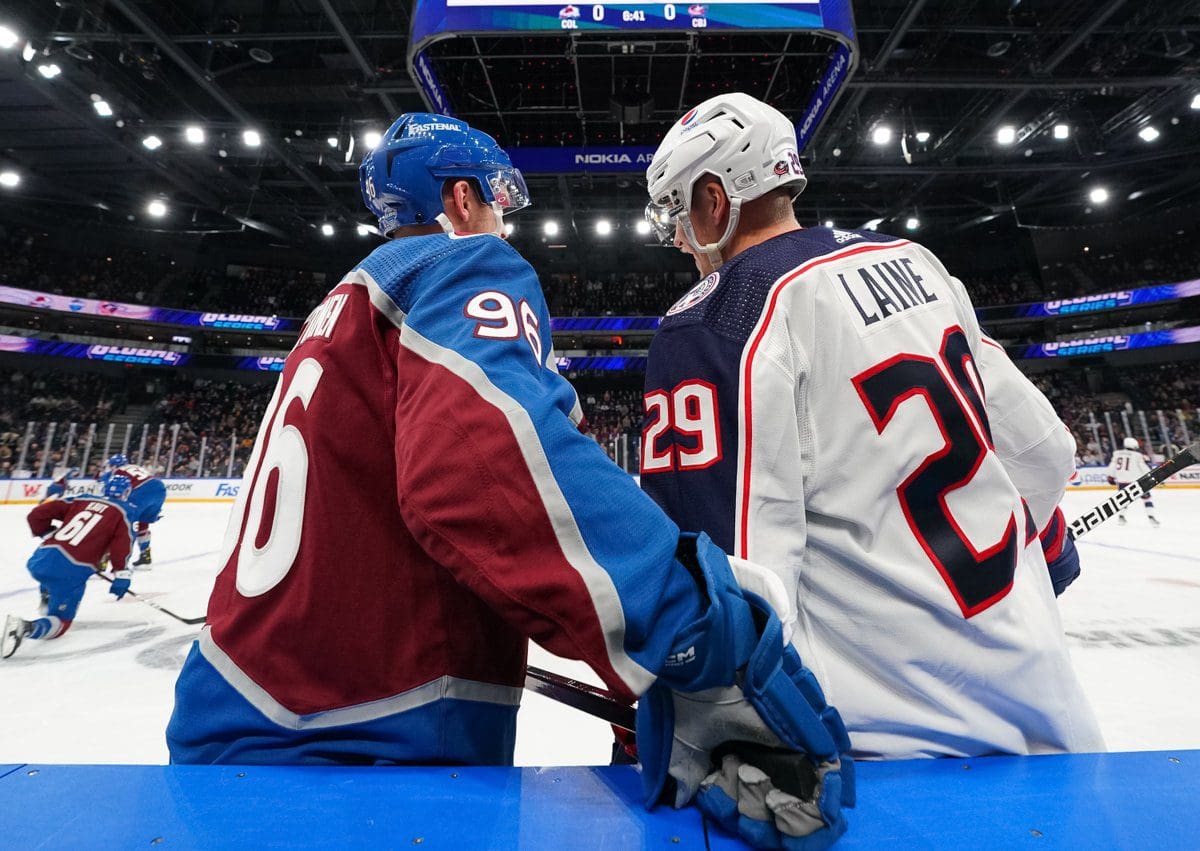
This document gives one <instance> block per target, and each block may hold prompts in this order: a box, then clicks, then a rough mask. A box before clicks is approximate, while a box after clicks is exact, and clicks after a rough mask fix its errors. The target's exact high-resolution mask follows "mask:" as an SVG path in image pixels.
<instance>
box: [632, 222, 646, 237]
mask: <svg viewBox="0 0 1200 851" xmlns="http://www.w3.org/2000/svg"><path fill="white" fill-rule="evenodd" d="M633 229H634V230H635V231H637V234H638V236H649V235H650V223H649V222H648V221H646V220H645V219H638V220H637V224H635V225H634V226H633Z"/></svg>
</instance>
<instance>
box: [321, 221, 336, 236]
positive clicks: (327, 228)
mask: <svg viewBox="0 0 1200 851" xmlns="http://www.w3.org/2000/svg"><path fill="white" fill-rule="evenodd" d="M321 235H322V236H333V225H331V224H330V223H329V222H326V223H325V224H323V225H321Z"/></svg>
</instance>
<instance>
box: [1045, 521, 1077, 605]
mask: <svg viewBox="0 0 1200 851" xmlns="http://www.w3.org/2000/svg"><path fill="white" fill-rule="evenodd" d="M1039 537H1040V538H1041V541H1042V552H1043V553H1045V555H1046V567H1047V568H1048V569H1049V571H1050V584H1052V585H1053V586H1054V596H1055V597H1057V596H1059V595H1060V594H1062V592H1063V591H1066V590H1067V586H1068V585H1070V584H1071V583H1072V582H1074V581H1075V580H1076V579H1078V578H1079V572H1080V567H1079V550H1077V549H1076V548H1075V541H1074V540H1072V538H1071V536H1070V535H1068V534H1067V520H1066V518H1065V517H1063V513H1062V509H1061V508H1056V509H1055V510H1054V514H1053V515H1052V516H1051V517H1050V522H1049V523H1047V524H1046V528H1045V529H1043V530H1042V533H1041V535H1040V536H1039Z"/></svg>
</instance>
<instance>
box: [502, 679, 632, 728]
mask: <svg viewBox="0 0 1200 851" xmlns="http://www.w3.org/2000/svg"><path fill="white" fill-rule="evenodd" d="M525 688H526V690H528V691H531V692H533V693H534V694H540V695H543V696H544V697H548V698H550V699H551V700H556V701H558V702H559V703H561V704H564V705H566V706H569V707H571V708H572V709H578V710H579V711H580V712H586V713H587V714H588V715H592V716H594V717H596V718H599V719H600V720H602V721H607V722H608V723H609V724H612V725H613V726H614V727H620V728H621V729H622V730H628V731H629V732H633V731H634V728H635V726H636V724H635V720H636V712H635V710H634V708H633V707H632V706H629V705H628V704H625V703H622V702H621V701H619V700H617V699H616V698H615V697H613V695H612V693H611V692H609V691H606V690H604V689H602V688H596V687H595V686H593V685H588V684H587V683H581V682H580V681H579V680H573V679H571V678H570V677H564V676H561V675H559V674H553V673H551V672H550V671H544V670H542V669H541V668H535V667H533V666H532V665H530V666H529V667H528V668H526V669H525Z"/></svg>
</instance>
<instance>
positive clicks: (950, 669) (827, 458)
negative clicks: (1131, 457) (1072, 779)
mask: <svg viewBox="0 0 1200 851" xmlns="http://www.w3.org/2000/svg"><path fill="white" fill-rule="evenodd" d="M647 181H648V187H649V190H650V197H651V199H652V205H651V207H650V208H649V209H648V212H649V214H650V217H651V219H652V223H653V224H656V225H659V226H665V227H661V228H660V230H661V234H660V235H662V236H665V237H666V238H667V240H669V241H673V242H674V244H675V246H676V247H677V248H680V249H681V250H683V251H685V252H686V253H688V254H690V255H691V256H692V258H693V259H694V260H695V261H696V264H697V268H698V271H699V272H700V274H701V275H702V276H703V277H702V280H701V282H700V283H699V284H698V285H697V286H696V287H695V288H694V289H693V290H692V291H691V292H689V293H687V294H686V295H684V296H683V298H681V299H680V300H679V302H678V303H677V304H676V305H675V306H673V307H672V308H671V309H670V310H668V311H667V315H666V316H665V317H664V319H663V322H662V326H661V328H660V329H659V331H658V334H657V335H656V336H655V338H654V340H653V342H652V344H651V347H650V353H649V358H648V362H647V368H646V395H645V407H646V431H645V436H644V441H643V450H642V486H643V487H644V488H645V489H646V491H647V492H648V493H649V494H650V495H651V496H653V497H654V499H655V501H656V502H658V503H659V505H661V506H662V507H663V509H664V510H665V511H666V512H667V514H668V516H670V517H671V518H672V519H673V520H674V521H675V522H676V523H678V524H680V526H682V527H683V528H698V529H703V530H704V531H706V532H707V533H708V534H709V535H711V536H712V539H713V541H714V542H716V544H717V545H718V546H721V547H723V548H725V549H726V550H727V551H728V552H730V553H733V554H734V555H736V556H740V557H742V558H748V559H750V560H752V561H756V562H759V563H761V564H763V565H766V566H768V567H771V568H775V569H779V570H780V577H781V578H782V579H783V581H784V582H785V583H786V584H787V585H788V587H789V588H790V589H791V590H792V593H793V594H794V595H795V600H796V611H797V613H798V619H799V623H798V624H797V627H796V631H795V639H794V642H795V645H796V647H797V649H798V650H799V651H800V656H801V657H802V658H803V659H804V660H805V661H806V662H807V663H808V664H809V665H811V666H812V668H813V670H814V671H817V672H818V675H819V677H820V679H821V682H822V684H824V685H825V687H826V688H827V689H828V692H829V694H830V695H831V698H832V699H833V701H834V703H836V704H837V705H838V707H839V708H840V709H841V710H842V712H844V713H845V717H846V722H847V727H848V728H849V729H850V733H851V738H852V740H853V742H854V748H855V751H854V752H855V753H857V754H859V755H862V756H864V757H885V758H905V757H916V756H977V755H983V754H989V753H1017V754H1024V753H1041V752H1053V751H1089V750H1101V749H1103V747H1104V743H1103V740H1102V738H1101V735H1100V730H1099V727H1098V725H1097V723H1096V719H1095V717H1094V715H1093V714H1092V710H1091V707H1090V706H1089V705H1088V702H1087V699H1086V697H1085V695H1084V693H1083V690H1082V688H1081V686H1080V684H1079V681H1078V678H1077V677H1076V675H1075V672H1074V670H1073V669H1072V666H1071V660H1070V657H1069V655H1068V650H1067V645H1066V637H1065V636H1064V634H1063V629H1062V624H1061V622H1060V620H1059V614H1058V607H1057V605H1056V602H1055V596H1054V595H1055V592H1056V591H1061V590H1062V588H1063V587H1065V585H1066V583H1068V582H1069V581H1070V580H1071V579H1073V578H1074V576H1076V575H1078V572H1079V563H1078V557H1077V555H1076V552H1075V547H1074V544H1073V543H1071V539H1070V538H1069V537H1067V536H1066V535H1065V534H1064V528H1065V527H1064V524H1063V523H1062V516H1061V514H1060V513H1058V512H1057V505H1058V502H1059V501H1060V500H1061V498H1062V495H1063V491H1064V489H1065V487H1066V483H1067V480H1068V478H1069V477H1070V476H1071V474H1072V473H1073V472H1074V449H1075V446H1074V441H1073V439H1072V438H1071V436H1070V433H1069V432H1068V431H1067V429H1066V427H1065V426H1064V425H1063V423H1062V422H1061V421H1060V420H1059V419H1058V417H1057V415H1056V414H1055V412H1054V410H1053V408H1052V407H1051V406H1050V404H1049V402H1048V401H1047V400H1046V398H1045V397H1044V396H1042V394H1041V393H1040V392H1038V390H1037V389H1036V388H1035V387H1034V386H1033V385H1032V384H1031V383H1030V382H1029V381H1028V379H1026V378H1025V377H1024V376H1023V375H1022V374H1021V373H1020V371H1019V370H1017V368H1016V367H1015V366H1014V365H1013V363H1012V362H1011V361H1010V360H1009V359H1008V357H1007V355H1006V354H1005V353H1004V350H1003V349H1002V348H1000V347H999V346H998V345H996V344H995V343H994V342H993V341H992V340H989V339H988V338H987V337H986V336H985V335H983V334H982V333H981V332H980V329H979V325H978V323H977V322H976V319H975V313H974V310H973V308H972V306H971V302H970V299H969V298H968V297H967V294H966V292H965V290H964V288H963V285H962V283H961V282H959V281H958V280H957V279H955V278H953V277H951V276H950V275H949V274H948V273H947V272H946V270H945V268H944V267H943V266H942V264H941V263H940V262H939V261H938V259H937V258H936V257H934V255H933V254H932V253H931V252H929V251H927V250H926V249H924V248H922V247H920V246H918V245H916V244H914V243H912V242H910V241H908V240H905V239H898V238H896V237H892V236H887V235H884V234H879V233H874V232H871V231H854V230H840V229H835V228H801V227H800V225H799V224H798V223H797V221H796V217H795V213H794V212H793V207H792V201H793V199H794V198H795V197H796V196H797V195H798V194H799V193H800V191H801V190H802V189H803V188H804V185H805V183H806V178H805V176H804V173H803V170H802V169H801V167H800V162H799V159H798V157H797V152H796V138H795V128H794V126H793V124H792V123H791V122H790V121H789V120H788V119H787V118H786V117H785V116H783V115H782V114H780V113H779V112H778V111H777V110H775V109H773V108H772V107H770V106H768V105H767V104H765V103H762V102H761V101H758V100H756V99H754V98H752V97H750V96H748V95H745V94H742V93H730V94H728V95H719V96H717V97H714V98H712V99H710V100H708V101H705V102H704V103H702V104H700V105H699V106H698V107H696V108H695V109H693V110H691V111H690V112H688V113H687V114H685V115H684V116H683V117H682V118H681V119H680V121H678V122H677V123H676V124H675V125H674V127H673V128H672V129H671V130H670V131H669V132H668V134H667V135H666V137H665V138H664V139H663V142H662V144H661V145H660V147H659V149H658V151H657V152H656V153H655V155H654V159H653V161H652V162H651V165H650V168H649V169H648V171H647ZM1043 530H1044V532H1045V534H1044V536H1043V538H1044V540H1043V546H1044V548H1045V551H1043V546H1038V545H1037V539H1038V537H1039V533H1041V532H1043ZM1047 558H1048V559H1049V561H1050V562H1051V564H1049V565H1048V564H1047ZM1048 568H1049V569H1048Z"/></svg>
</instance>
